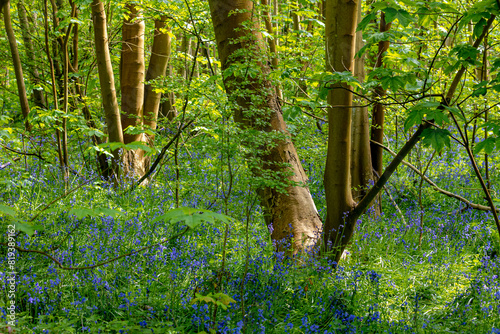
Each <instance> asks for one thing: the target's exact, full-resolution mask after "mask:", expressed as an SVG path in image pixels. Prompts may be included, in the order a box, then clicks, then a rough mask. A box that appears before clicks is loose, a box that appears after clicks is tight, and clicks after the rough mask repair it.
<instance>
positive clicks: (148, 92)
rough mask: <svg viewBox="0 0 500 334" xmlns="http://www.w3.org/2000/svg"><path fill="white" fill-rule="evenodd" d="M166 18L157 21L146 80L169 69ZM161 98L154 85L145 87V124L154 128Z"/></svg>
mask: <svg viewBox="0 0 500 334" xmlns="http://www.w3.org/2000/svg"><path fill="white" fill-rule="evenodd" d="M166 19H167V18H166V17H162V18H161V19H160V20H156V21H155V33H154V34H155V35H154V39H153V48H152V51H151V58H150V60H149V65H148V71H147V73H146V82H148V81H151V80H155V79H158V78H160V77H161V76H164V75H165V73H166V71H167V65H168V62H169V59H170V44H171V41H170V35H169V34H168V33H166V32H165V29H167V27H166ZM160 100H161V93H160V92H155V90H154V89H153V86H152V85H150V84H147V85H146V86H145V88H144V125H145V126H146V127H149V128H151V129H152V130H156V122H157V119H158V110H159V107H160ZM148 139H149V140H150V141H152V140H154V136H150V137H149V138H148Z"/></svg>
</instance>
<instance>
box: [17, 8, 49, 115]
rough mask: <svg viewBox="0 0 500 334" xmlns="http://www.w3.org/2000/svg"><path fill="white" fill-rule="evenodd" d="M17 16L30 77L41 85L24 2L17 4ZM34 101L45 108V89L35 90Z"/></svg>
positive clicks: (36, 83) (34, 82)
mask: <svg viewBox="0 0 500 334" xmlns="http://www.w3.org/2000/svg"><path fill="white" fill-rule="evenodd" d="M17 14H18V16H19V26H20V27H21V33H22V36H23V42H24V47H25V49H26V57H27V58H28V62H29V68H30V75H31V78H32V80H33V84H35V85H39V84H40V73H39V72H38V67H37V66H36V62H37V60H36V58H35V51H34V48H33V41H32V40H31V33H32V32H33V29H32V27H30V25H29V23H28V17H27V14H26V7H25V5H24V3H23V1H19V2H18V4H17ZM33 100H34V101H35V105H36V106H37V107H39V108H45V96H44V95H43V89H38V88H35V89H34V90H33Z"/></svg>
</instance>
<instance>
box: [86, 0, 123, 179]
mask: <svg viewBox="0 0 500 334" xmlns="http://www.w3.org/2000/svg"><path fill="white" fill-rule="evenodd" d="M91 6H92V21H93V23H94V39H95V52H96V59H97V68H98V71H99V83H100V86H101V96H102V104H103V107H104V115H105V118H106V125H107V127H108V135H109V141H110V142H119V143H123V132H122V124H121V117H120V108H119V106H118V100H117V99H116V90H115V79H114V75H113V67H112V65H111V58H110V55H109V46H108V30H107V26H106V12H105V11H104V4H103V3H102V1H100V0H93V1H92V5H91ZM113 155H114V159H113V165H112V166H113V171H114V173H115V175H119V164H118V160H119V155H118V150H115V151H114V152H113Z"/></svg>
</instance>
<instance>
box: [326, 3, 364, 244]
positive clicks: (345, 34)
mask: <svg viewBox="0 0 500 334" xmlns="http://www.w3.org/2000/svg"><path fill="white" fill-rule="evenodd" d="M357 2H358V1H357V0H327V1H326V24H325V29H326V30H325V38H326V68H327V71H331V72H344V71H350V72H352V71H353V69H354V51H355V36H356V22H357V13H358V8H357ZM331 88H332V89H330V91H329V93H328V104H329V105H330V107H329V108H328V125H329V127H328V128H329V132H328V151H327V156H326V168H325V180H324V184H325V195H326V207H327V210H328V213H327V216H326V222H325V227H324V233H325V234H324V241H325V243H326V245H325V246H326V249H327V250H329V249H332V247H334V248H333V249H334V251H335V252H340V253H342V249H341V247H339V246H340V245H344V243H345V242H347V240H348V239H349V238H350V235H352V231H349V230H348V227H347V226H345V225H344V224H345V222H344V220H345V217H346V215H347V214H348V213H349V212H350V211H351V210H352V209H353V208H354V205H355V203H354V200H353V198H352V193H351V175H350V168H351V117H352V116H351V114H352V113H351V106H352V93H351V90H350V87H349V86H347V85H346V84H335V85H334V86H333V87H331ZM344 236H345V237H344Z"/></svg>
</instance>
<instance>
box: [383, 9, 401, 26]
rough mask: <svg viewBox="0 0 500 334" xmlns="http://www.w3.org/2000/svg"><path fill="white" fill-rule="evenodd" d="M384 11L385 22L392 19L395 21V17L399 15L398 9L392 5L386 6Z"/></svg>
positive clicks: (389, 21)
mask: <svg viewBox="0 0 500 334" xmlns="http://www.w3.org/2000/svg"><path fill="white" fill-rule="evenodd" d="M382 11H383V12H384V14H385V22H386V23H391V22H392V21H394V19H395V18H396V16H397V15H398V10H397V9H395V8H392V7H387V8H384V9H382Z"/></svg>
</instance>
